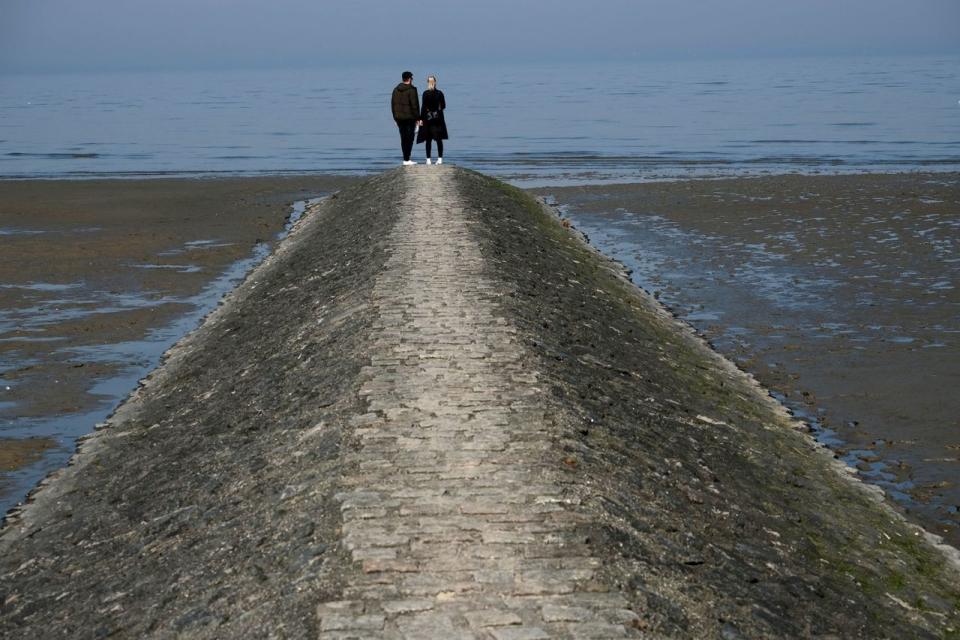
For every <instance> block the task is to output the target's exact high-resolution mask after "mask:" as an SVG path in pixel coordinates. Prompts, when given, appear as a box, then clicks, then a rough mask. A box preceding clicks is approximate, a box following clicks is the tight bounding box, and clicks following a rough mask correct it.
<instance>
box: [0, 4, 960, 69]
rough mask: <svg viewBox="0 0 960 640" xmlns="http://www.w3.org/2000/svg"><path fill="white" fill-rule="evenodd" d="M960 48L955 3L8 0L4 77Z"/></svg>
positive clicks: (0, 43)
mask: <svg viewBox="0 0 960 640" xmlns="http://www.w3.org/2000/svg"><path fill="white" fill-rule="evenodd" d="M908 52H909V53H914V52H915V53H926V52H960V0H590V1H587V0H419V1H415V2H402V1H397V0H337V1H331V0H258V1H256V2H255V1H253V0H0V70H5V71H33V70H70V69H137V68H192V67H198V68H217V67H239V68H243V67H254V66H256V67H269V66H323V65H325V64H338V65H341V64H344V63H349V62H351V61H356V62H379V61H384V62H387V61H389V62H390V63H391V64H396V63H397V62H399V61H402V64H407V65H410V66H413V65H414V64H417V63H421V62H427V61H437V60H438V59H442V60H446V61H457V62H470V61H477V62H483V61H491V62H492V61H496V60H508V59H524V60H550V59H559V58H564V59H566V58H578V59H597V60H602V59H608V58H624V57H636V58H640V59H654V58H676V57H708V56H743V55H747V56H751V55H789V54H805V55H817V54H833V53H865V54H883V53H891V54H896V53H908Z"/></svg>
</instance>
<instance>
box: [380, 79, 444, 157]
mask: <svg viewBox="0 0 960 640" xmlns="http://www.w3.org/2000/svg"><path fill="white" fill-rule="evenodd" d="M400 77H401V79H402V80H403V82H401V83H400V84H398V85H397V86H396V88H395V89H394V90H393V96H392V97H391V98H390V106H391V108H392V109H393V119H394V120H395V121H396V122H397V127H398V128H399V129H400V147H401V149H402V150H403V164H405V165H411V164H417V163H416V162H414V161H413V160H411V159H410V154H411V153H412V152H413V138H414V134H416V133H417V125H420V133H419V134H418V135H417V136H416V138H417V144H420V143H421V142H423V141H426V143H427V164H431V160H430V156H431V151H432V148H433V141H434V140H436V141H437V164H443V141H444V140H446V139H447V123H446V121H445V120H444V119H443V110H444V109H446V108H447V102H446V100H445V99H444V97H443V91H440V90H439V89H437V78H436V76H428V77H427V90H426V91H424V92H423V106H422V107H421V102H420V100H418V99H417V88H416V87H415V86H413V74H412V73H410V72H409V71H404V72H403V74H402V75H401V76H400Z"/></svg>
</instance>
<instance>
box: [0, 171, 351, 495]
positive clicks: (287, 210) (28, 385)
mask: <svg viewBox="0 0 960 640" xmlns="http://www.w3.org/2000/svg"><path fill="white" fill-rule="evenodd" d="M348 183H349V179H341V178H334V177H322V176H317V177H297V178H242V179H205V180H197V179H158V180H81V181H70V180H29V181H0V246H2V251H0V461H2V463H0V513H5V512H6V511H7V509H8V508H9V507H10V506H12V505H13V504H15V503H16V502H17V501H18V500H21V499H23V498H24V496H25V495H26V493H27V491H28V490H29V489H30V487H32V486H33V485H35V484H36V482H37V481H38V480H39V479H40V478H42V477H43V476H44V475H46V474H47V473H49V472H50V471H52V470H53V469H56V468H57V467H58V466H61V465H63V464H64V463H66V461H67V459H68V458H69V456H70V455H71V454H72V452H73V450H74V447H75V441H74V438H75V437H76V436H79V435H82V434H84V433H88V432H89V431H91V430H92V429H93V426H94V425H95V424H96V423H97V422H99V421H101V420H103V419H104V418H105V417H106V415H107V414H108V413H109V412H110V410H111V409H112V408H113V407H115V406H116V404H117V403H118V402H119V401H120V400H122V399H123V397H125V396H126V395H127V394H129V392H130V390H131V389H132V388H133V387H134V386H135V385H136V381H137V379H138V378H139V377H140V376H142V375H143V374H144V373H146V371H148V370H149V369H150V368H152V367H153V366H156V362H157V361H158V359H159V356H160V354H161V353H162V352H163V351H164V350H165V349H166V348H168V347H169V346H170V344H172V342H173V341H175V340H176V339H178V338H179V337H181V336H182V335H183V334H184V333H186V332H187V331H189V330H190V329H192V328H194V327H196V325H197V322H198V314H199V315H201V316H202V314H203V313H204V311H203V308H205V307H209V306H210V305H212V304H216V301H217V300H218V299H219V298H220V297H221V296H222V295H223V294H224V293H225V292H226V291H228V290H229V289H230V288H232V287H233V286H235V284H236V282H237V281H239V280H240V279H242V276H243V274H244V269H248V268H250V266H251V265H252V264H255V262H256V259H257V256H259V258H260V259H262V258H263V257H264V256H265V255H266V253H267V252H268V251H269V247H270V244H271V242H272V241H273V239H274V238H275V237H276V236H277V234H278V232H280V231H281V230H282V229H283V228H284V224H285V220H286V219H288V218H289V217H290V216H291V211H292V209H291V203H292V202H294V201H297V200H304V199H306V198H310V197H312V196H317V195H322V194H324V193H328V192H331V191H334V190H336V189H339V188H341V187H343V186H344V185H345V184H348ZM208 310H209V309H208Z"/></svg>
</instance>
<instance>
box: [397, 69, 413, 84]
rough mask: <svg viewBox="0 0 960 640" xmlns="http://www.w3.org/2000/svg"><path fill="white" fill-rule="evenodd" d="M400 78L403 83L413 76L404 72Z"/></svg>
mask: <svg viewBox="0 0 960 640" xmlns="http://www.w3.org/2000/svg"><path fill="white" fill-rule="evenodd" d="M400 77H401V78H402V79H403V80H404V82H406V81H407V80H409V79H410V78H412V77H413V74H412V73H410V72H409V71H404V72H403V74H401V76H400Z"/></svg>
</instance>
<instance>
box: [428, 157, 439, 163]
mask: <svg viewBox="0 0 960 640" xmlns="http://www.w3.org/2000/svg"><path fill="white" fill-rule="evenodd" d="M427 164H433V163H432V162H431V161H430V158H427ZM437 164H440V163H439V162H438V163H437Z"/></svg>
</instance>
